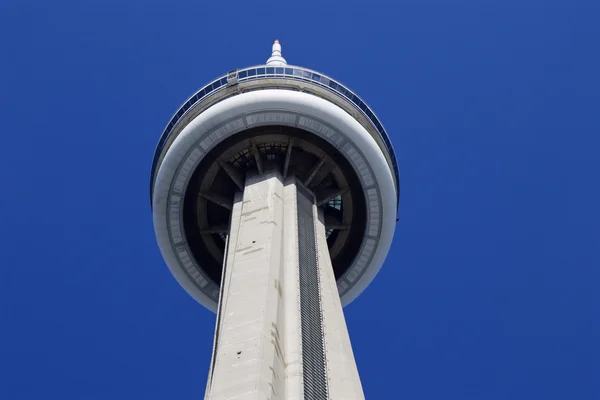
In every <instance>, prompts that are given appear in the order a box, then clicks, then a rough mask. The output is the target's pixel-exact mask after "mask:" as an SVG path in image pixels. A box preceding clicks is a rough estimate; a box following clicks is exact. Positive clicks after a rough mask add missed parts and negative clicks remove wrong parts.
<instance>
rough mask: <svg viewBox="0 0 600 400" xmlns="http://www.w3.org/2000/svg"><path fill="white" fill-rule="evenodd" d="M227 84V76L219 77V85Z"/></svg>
mask: <svg viewBox="0 0 600 400" xmlns="http://www.w3.org/2000/svg"><path fill="white" fill-rule="evenodd" d="M225 84H227V78H222V79H221V86H223V85H225Z"/></svg>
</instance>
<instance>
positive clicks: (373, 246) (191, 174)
mask: <svg viewBox="0 0 600 400" xmlns="http://www.w3.org/2000/svg"><path fill="white" fill-rule="evenodd" d="M275 168H276V169H278V170H279V171H280V172H281V173H282V175H283V177H284V178H285V177H286V176H295V177H296V178H297V179H298V181H299V182H301V183H302V184H303V186H304V187H305V188H306V189H308V190H309V191H310V192H312V193H313V194H314V195H315V197H316V199H317V200H316V201H317V205H318V206H319V207H322V208H323V210H324V214H325V222H326V223H325V225H326V233H327V243H328V246H329V253H330V256H331V260H332V265H333V268H334V274H335V278H336V280H337V285H338V290H339V293H340V296H341V299H342V303H343V304H344V305H345V304H348V303H349V302H350V301H352V300H353V299H354V298H355V297H356V296H358V294H360V292H362V291H363V290H364V289H365V288H366V286H368V284H369V283H370V281H371V280H372V279H373V277H374V276H375V275H376V273H377V272H378V271H379V269H380V267H381V265H382V263H383V261H384V259H385V256H386V255H387V252H388V249H389V246H390V244H391V240H392V236H393V232H394V225H395V221H396V211H397V207H398V202H399V184H400V183H399V172H398V165H397V160H396V155H395V152H394V149H393V147H392V144H391V141H390V139H389V136H388V134H387V132H386V131H385V129H384V128H383V125H382V124H381V122H380V121H379V119H378V118H377V117H376V115H375V113H374V112H373V111H372V110H371V109H370V108H369V107H368V106H367V104H366V103H365V102H364V101H363V100H362V99H361V98H360V97H358V96H357V95H356V94H355V93H353V92H352V91H350V90H349V89H348V88H347V87H345V86H344V85H342V84H340V83H339V82H337V81H335V80H334V79H332V78H330V77H328V76H326V75H324V74H321V73H319V72H316V71H313V70H310V69H307V68H302V67H296V66H289V65H287V64H284V63H275V65H273V64H270V65H259V66H255V67H250V68H244V69H239V70H232V71H230V72H229V73H227V74H226V75H224V76H221V77H219V78H218V79H216V80H214V81H212V82H211V83H209V84H208V85H206V86H204V87H203V88H202V89H200V90H198V91H197V92H196V93H194V95H192V96H191V97H190V98H189V99H188V100H187V101H186V102H185V103H184V104H183V105H182V106H181V107H180V108H179V109H178V111H177V112H176V113H175V115H174V116H173V117H172V118H171V120H170V121H169V123H168V125H167V127H166V128H165V130H164V132H163V134H162V136H161V137H160V140H159V142H158V145H157V148H156V151H155V154H154V158H153V162H152V171H151V182H150V196H151V205H152V208H153V218H154V225H155V231H156V235H157V239H158V242H159V246H160V249H161V252H162V254H163V257H164V258H165V260H166V262H167V264H168V266H169V268H170V269H171V271H172V272H173V274H174V275H175V277H176V278H177V280H178V281H179V282H180V284H181V285H182V286H183V287H184V288H185V289H186V290H187V291H188V292H189V293H190V294H191V295H192V296H193V297H194V298H195V299H196V300H198V301H199V302H200V303H201V304H203V305H204V306H206V307H208V308H210V309H212V310H215V309H216V304H217V302H218V298H219V284H220V281H221V271H222V265H223V257H224V254H225V246H226V241H227V233H228V231H229V221H230V214H231V209H232V203H233V198H234V195H235V193H236V192H240V191H242V190H243V187H244V182H245V179H246V174H247V173H248V172H253V173H254V172H257V173H259V174H262V173H264V172H265V171H268V170H270V169H275Z"/></svg>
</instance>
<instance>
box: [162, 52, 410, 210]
mask: <svg viewBox="0 0 600 400" xmlns="http://www.w3.org/2000/svg"><path fill="white" fill-rule="evenodd" d="M307 84H308V85H307ZM261 89H284V90H296V91H303V92H306V93H311V94H314V95H317V96H320V97H323V98H325V99H327V100H329V101H332V102H334V103H335V104H336V105H338V106H340V107H342V108H343V109H344V110H345V111H346V112H348V113H349V114H350V115H352V116H354V117H356V118H357V119H358V120H359V122H360V123H361V124H362V125H363V126H364V127H365V128H366V129H367V130H368V131H369V133H371V134H372V135H373V136H374V137H375V139H376V141H377V143H378V144H379V145H380V146H381V148H382V151H383V152H384V153H385V155H386V158H387V159H388V162H389V165H390V168H391V169H392V170H393V173H394V181H395V186H396V192H397V203H399V201H400V173H399V171H398V161H397V160H396V153H395V151H394V147H393V146H392V142H391V140H390V137H389V136H388V134H387V132H386V130H385V128H384V127H383V125H382V124H381V122H380V121H379V119H378V118H377V116H376V115H375V113H374V112H373V110H371V108H369V106H368V105H367V103H365V102H364V101H363V100H362V99H361V98H360V97H358V95H356V94H355V93H354V92H352V91H351V90H350V89H348V88H347V87H346V86H344V85H342V84H341V83H339V82H338V81H336V80H335V79H332V78H330V77H329V76H326V75H324V74H322V73H320V72H316V71H313V70H310V69H308V68H304V67H298V66H291V65H287V62H286V60H285V59H284V58H283V57H282V55H281V45H280V44H279V41H275V43H274V44H273V53H272V55H271V57H270V58H269V59H268V60H267V63H266V65H260V66H254V67H248V68H243V69H238V70H232V71H230V72H229V73H228V74H226V75H224V76H221V77H219V78H217V79H215V80H214V81H212V82H210V83H209V84H207V85H205V86H204V87H202V88H201V89H200V90H198V91H197V92H196V93H194V94H193V95H192V96H190V97H189V98H188V100H187V101H186V102H184V103H183V104H182V105H181V107H179V109H178V110H177V112H176V113H175V114H174V115H173V117H171V120H170V121H169V123H168V124H167V126H166V127H165V129H164V131H163V133H162V135H161V137H160V139H159V141H158V145H157V146H156V150H155V152H154V159H153V161H152V172H151V178H150V196H152V192H153V184H154V179H155V178H156V173H157V169H158V168H157V167H158V164H159V162H160V160H161V159H162V157H163V156H164V151H165V150H166V149H167V148H168V147H169V145H170V144H171V143H172V141H173V140H174V138H175V137H176V136H177V134H178V133H179V131H180V130H181V129H182V128H183V126H185V124H187V122H189V121H190V120H191V119H192V118H194V116H195V115H197V114H198V113H199V112H202V111H203V110H205V109H206V108H208V107H210V106H211V105H213V104H215V103H217V102H219V101H221V100H224V99H226V98H228V97H231V96H236V95H238V94H240V93H244V92H247V91H252V90H261Z"/></svg>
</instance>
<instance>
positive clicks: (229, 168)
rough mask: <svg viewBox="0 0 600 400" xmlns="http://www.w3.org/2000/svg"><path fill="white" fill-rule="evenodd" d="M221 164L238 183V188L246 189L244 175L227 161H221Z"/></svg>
mask: <svg viewBox="0 0 600 400" xmlns="http://www.w3.org/2000/svg"><path fill="white" fill-rule="evenodd" d="M219 165H220V166H221V168H223V171H225V173H227V175H228V176H229V178H230V179H231V180H232V181H233V182H234V183H235V184H236V186H237V187H238V189H240V190H244V175H243V174H242V173H241V172H240V171H239V170H238V169H237V168H236V167H234V166H233V165H231V164H230V163H228V162H227V161H219Z"/></svg>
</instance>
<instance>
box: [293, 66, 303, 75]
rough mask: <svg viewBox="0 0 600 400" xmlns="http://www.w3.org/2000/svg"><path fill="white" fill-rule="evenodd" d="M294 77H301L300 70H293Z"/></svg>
mask: <svg viewBox="0 0 600 400" xmlns="http://www.w3.org/2000/svg"><path fill="white" fill-rule="evenodd" d="M294 76H302V70H301V69H295V68H294Z"/></svg>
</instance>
